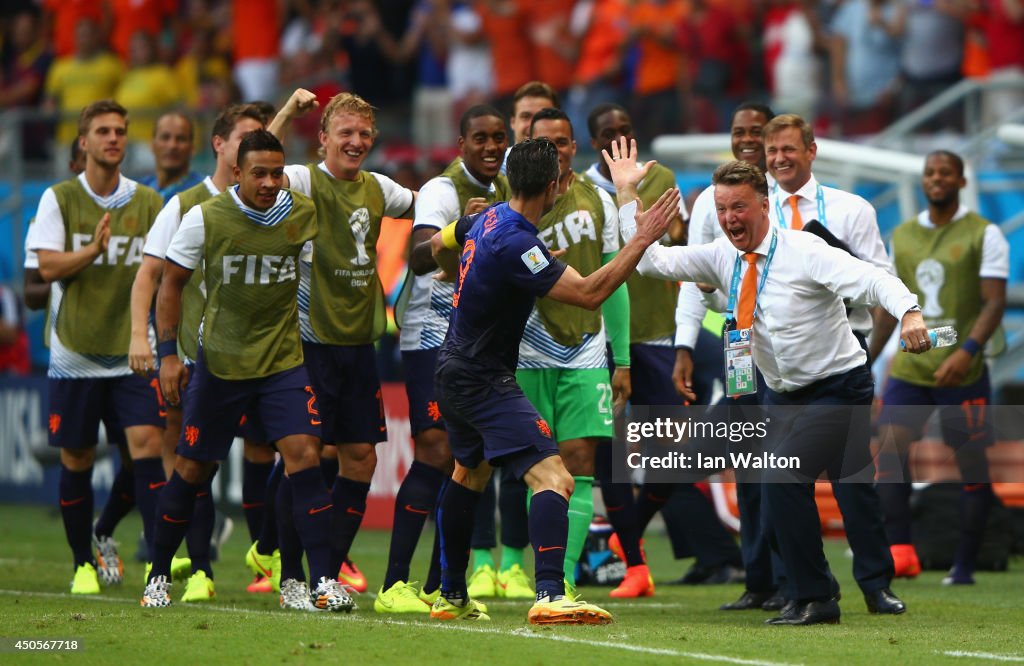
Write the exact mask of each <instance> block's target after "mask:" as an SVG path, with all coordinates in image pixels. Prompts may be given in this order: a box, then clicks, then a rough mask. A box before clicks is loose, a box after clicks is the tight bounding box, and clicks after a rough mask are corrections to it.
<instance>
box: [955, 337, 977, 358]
mask: <svg viewBox="0 0 1024 666" xmlns="http://www.w3.org/2000/svg"><path fill="white" fill-rule="evenodd" d="M960 349H963V350H964V351H965V352H967V353H968V354H970V355H971V356H976V355H977V354H978V352H980V351H981V343H980V342H978V341H977V340H975V339H974V338H967V339H966V340H964V343H963V344H962V345H960Z"/></svg>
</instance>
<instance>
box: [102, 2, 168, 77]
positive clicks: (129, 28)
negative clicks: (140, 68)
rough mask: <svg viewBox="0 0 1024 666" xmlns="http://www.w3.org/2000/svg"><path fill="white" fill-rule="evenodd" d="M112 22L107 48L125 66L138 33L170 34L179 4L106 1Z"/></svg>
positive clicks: (154, 35) (151, 34) (152, 35)
mask: <svg viewBox="0 0 1024 666" xmlns="http://www.w3.org/2000/svg"><path fill="white" fill-rule="evenodd" d="M107 4H108V5H109V8H110V9H109V15H110V18H111V21H112V29H111V34H110V48H111V49H112V50H113V51H114V53H116V54H117V55H118V56H120V58H121V60H124V61H125V62H127V61H128V60H129V59H130V58H131V40H132V36H133V35H134V34H135V33H137V32H144V33H146V34H147V35H150V36H151V37H154V38H155V37H156V36H157V35H158V34H160V33H161V32H162V31H163V30H165V29H171V30H172V31H173V21H171V18H172V17H174V15H175V14H176V13H177V11H178V0H107Z"/></svg>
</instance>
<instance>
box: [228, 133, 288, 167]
mask: <svg viewBox="0 0 1024 666" xmlns="http://www.w3.org/2000/svg"><path fill="white" fill-rule="evenodd" d="M264 150H266V151H270V152H272V153H281V154H282V155H284V146H282V145H281V141H280V140H279V139H278V138H277V137H276V136H274V135H273V134H271V133H270V132H268V131H267V130H265V129H258V130H253V131H251V132H246V133H245V134H243V135H242V141H241V142H240V143H239V144H238V162H237V164H238V166H241V165H242V161H243V160H244V159H245V156H246V154H247V153H254V152H260V151H264Z"/></svg>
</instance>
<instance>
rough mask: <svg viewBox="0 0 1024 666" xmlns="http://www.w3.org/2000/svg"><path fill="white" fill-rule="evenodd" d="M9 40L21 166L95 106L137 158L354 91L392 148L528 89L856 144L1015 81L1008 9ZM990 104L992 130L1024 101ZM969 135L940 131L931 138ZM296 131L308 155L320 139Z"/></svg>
mask: <svg viewBox="0 0 1024 666" xmlns="http://www.w3.org/2000/svg"><path fill="white" fill-rule="evenodd" d="M0 32H2V35H3V42H2V54H0V63H2V67H0V69H2V74H0V108H13V107H25V108H42V109H45V110H48V111H53V112H56V113H58V114H59V117H60V122H59V124H58V126H57V128H56V131H55V132H54V130H53V128H52V125H50V124H49V122H48V121H38V120H37V121H35V122H33V123H31V124H30V127H31V132H32V134H31V135H30V136H31V138H32V140H31V141H25V150H26V151H28V153H27V154H29V155H31V156H40V154H46V153H47V152H48V151H52V150H53V148H54V146H60V147H64V146H66V145H67V143H68V142H69V141H70V140H71V139H72V138H73V137H74V131H75V120H76V117H77V113H78V111H79V110H80V109H81V108H82V106H84V105H85V104H86V103H88V102H89V101H91V100H95V99H103V98H113V99H116V100H117V101H118V102H119V103H121V104H123V105H124V106H125V107H126V108H127V109H128V111H129V112H130V113H132V114H133V117H134V118H135V119H136V122H135V123H133V126H132V129H131V136H130V137H129V139H130V140H131V141H132V142H133V143H135V142H142V143H145V142H146V141H147V140H148V137H149V134H150V129H151V127H152V125H151V122H152V120H153V119H154V117H155V116H154V114H156V113H159V112H160V111H162V110H164V109H166V108H168V107H172V106H182V107H187V108H189V109H192V110H194V111H198V112H204V111H205V112H210V113H212V114H215V113H216V112H217V111H218V110H219V109H221V108H223V107H224V106H225V105H226V104H227V103H229V102H232V101H243V100H255V99H265V100H269V101H272V102H280V101H281V99H280V96H281V93H284V94H285V95H286V94H287V93H288V91H290V90H291V89H292V88H293V87H295V86H296V85H301V86H302V87H305V88H307V89H309V90H312V91H313V92H315V93H317V95H318V97H319V99H320V101H321V103H326V100H327V99H329V98H330V97H331V96H332V95H334V94H336V93H337V92H340V91H341V90H350V91H352V92H354V93H356V94H358V95H360V96H361V97H363V98H364V99H368V100H371V101H372V102H373V104H374V105H375V106H376V107H377V108H378V109H380V110H381V117H382V122H385V126H387V127H388V128H389V129H390V128H391V127H392V126H394V128H395V129H394V130H391V131H392V133H394V134H396V136H394V137H389V139H388V140H389V141H396V140H402V139H404V140H411V141H412V142H413V143H414V145H416V146H417V147H418V148H420V149H423V150H429V149H431V148H440V149H442V150H449V149H450V147H451V145H452V143H453V141H454V138H455V130H456V127H457V121H458V118H459V116H460V115H461V113H462V111H464V110H465V109H466V108H468V107H469V106H471V105H473V104H476V103H481V102H490V103H493V104H494V105H495V106H497V107H498V109H499V110H501V111H503V112H505V113H509V112H510V111H511V106H510V102H511V98H512V95H513V94H514V92H515V91H516V90H517V89H518V88H519V87H520V86H521V85H523V84H524V83H526V82H528V81H531V80H535V79H544V80H545V81H547V82H548V83H549V84H550V85H551V86H552V87H553V88H554V89H555V90H556V92H558V94H559V95H560V96H561V98H562V99H563V100H564V102H565V105H564V106H565V109H566V111H567V113H568V114H569V117H570V119H571V120H572V122H573V125H574V126H581V125H582V122H583V121H584V119H585V117H586V113H587V111H588V110H589V109H590V108H593V107H594V106H596V105H597V104H599V103H601V102H610V101H614V102H617V103H622V104H623V105H624V106H626V107H627V109H628V110H629V112H630V114H631V116H632V117H633V119H634V121H635V122H636V123H637V124H638V125H640V126H642V127H644V128H646V129H647V136H648V137H654V136H657V135H659V134H664V133H675V132H689V131H707V132H716V131H724V130H725V129H726V128H727V126H728V122H729V113H730V111H731V109H732V108H733V107H734V106H735V105H736V104H737V103H739V102H740V101H741V100H744V99H763V100H766V101H768V102H769V103H770V104H771V105H772V107H773V108H777V109H783V110H786V111H792V112H795V113H798V114H800V115H802V116H803V117H805V118H807V119H808V120H811V121H812V123H813V124H814V127H815V130H816V131H817V132H818V133H819V135H829V136H852V135H858V134H864V133H870V132H876V131H878V130H879V129H881V128H882V127H884V126H885V125H887V124H888V123H890V122H891V121H892V120H893V119H894V118H896V117H898V116H899V115H902V114H905V113H906V112H908V111H909V110H911V109H913V108H915V107H916V106H918V105H920V104H921V103H923V102H924V101H927V100H928V99H930V98H932V97H934V96H935V95H936V94H937V93H939V92H941V91H942V90H943V89H945V88H947V87H949V86H951V85H953V84H954V83H956V82H957V81H959V80H961V79H962V78H977V79H983V78H986V77H989V78H994V79H997V78H999V77H1004V76H1012V75H1015V74H1017V75H1019V74H1020V73H1022V71H1024V46H1022V44H1024V39H1022V37H1024V6H1022V3H1020V2H1019V0H934V1H931V0H928V1H926V0H826V1H824V2H809V1H807V0H802V1H792V0H771V1H770V2H753V1H751V0H476V1H470V0H376V1H372V0H246V1H245V2H243V1H242V0H141V1H137V2H129V1H128V0H102V1H97V2H79V1H75V0H16V1H13V2H6V3H4V6H3V8H2V9H0ZM989 97H990V99H989V100H988V101H987V104H986V113H987V114H989V115H990V116H992V117H995V116H997V115H1000V114H1005V113H1007V112H1008V111H1011V110H1013V109H1015V108H1017V107H1019V106H1020V104H1021V102H1022V101H1024V100H1022V97H1021V93H1019V92H1018V91H1016V90H1004V91H992V92H991V93H990V94H989ZM410 106H411V108H412V110H413V112H412V113H411V114H409V113H407V112H406V111H407V109H409V108H410ZM961 123H962V119H961V118H959V117H958V114H955V113H953V114H947V115H945V116H942V117H940V118H938V119H937V120H936V121H935V122H934V123H933V124H932V126H931V129H943V128H949V129H956V128H957V127H960V124H961ZM304 129H305V130H306V135H307V140H308V141H309V142H310V143H311V144H312V146H313V148H314V149H315V145H316V140H315V133H316V128H315V125H311V124H308V123H307V124H305V126H304ZM51 137H53V138H55V139H56V143H55V144H52V143H51V142H50V141H49V140H48V139H50V138H51ZM140 157H141V158H142V159H145V157H146V156H145V153H142V155H141V156H140Z"/></svg>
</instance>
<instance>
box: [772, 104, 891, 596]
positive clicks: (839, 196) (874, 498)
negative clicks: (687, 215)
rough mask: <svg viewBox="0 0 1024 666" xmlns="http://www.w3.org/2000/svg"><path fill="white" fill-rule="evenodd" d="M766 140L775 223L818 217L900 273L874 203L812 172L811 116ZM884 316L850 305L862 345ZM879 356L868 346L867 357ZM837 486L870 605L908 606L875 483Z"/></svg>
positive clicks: (865, 255) (784, 118)
mask: <svg viewBox="0 0 1024 666" xmlns="http://www.w3.org/2000/svg"><path fill="white" fill-rule="evenodd" d="M764 145H765V157H766V165H767V167H768V174H769V176H770V177H773V178H774V179H775V185H774V186H772V187H770V188H769V202H768V215H769V218H770V219H771V221H772V222H773V223H774V224H776V225H778V226H779V227H781V228H785V229H793V230H799V229H802V228H803V227H804V225H805V224H807V223H809V222H811V221H812V220H817V221H818V222H819V223H820V224H822V225H823V226H824V227H825V228H826V229H828V231H830V232H831V233H832V234H833V235H834V236H835V237H836V238H838V239H839V240H840V241H842V242H844V243H845V244H846V245H847V247H848V248H849V249H850V251H852V252H853V253H854V254H855V255H856V256H857V257H858V258H860V259H863V260H864V261H867V262H869V263H871V264H873V265H874V266H877V267H878V268H880V269H882V270H884V271H886V272H888V273H890V274H892V275H895V271H894V270H893V266H892V262H891V260H890V259H889V256H888V254H887V253H886V251H885V246H884V245H883V243H882V237H881V234H880V233H879V230H878V220H877V216H876V214H875V209H874V208H872V206H871V204H869V203H868V202H867V201H865V200H864V199H863V198H861V197H859V196H857V195H856V194H851V193H849V192H845V191H843V190H838V189H836V188H834V187H826V186H824V185H821V184H820V183H819V182H818V181H817V180H816V179H815V178H814V174H813V173H812V172H811V165H812V164H813V163H814V159H815V157H816V156H817V151H818V147H817V144H816V143H815V142H814V132H813V131H812V129H811V126H810V124H809V123H808V122H807V121H806V120H804V119H803V118H801V117H800V116H798V115H795V114H783V115H780V116H776V117H775V118H773V119H772V120H771V122H769V123H768V124H767V125H765V127H764ZM883 315H884V312H882V310H881V309H880V308H877V307H876V308H874V309H870V308H868V307H865V306H864V305H863V304H859V306H855V307H852V308H851V309H849V310H848V312H847V316H848V318H849V320H850V327H851V328H852V329H853V334H854V336H856V338H857V341H858V342H859V343H860V344H861V346H862V347H864V349H865V350H868V347H867V342H866V341H867V339H868V337H869V336H870V334H871V329H872V325H873V324H874V323H875V322H877V321H879V318H880V317H882V316H883ZM869 351H870V352H876V351H877V350H875V349H872V350H869ZM874 357H875V354H874V353H869V359H874ZM869 486H870V487H869ZM832 492H833V494H834V495H835V497H836V502H837V503H838V505H839V509H840V511H841V512H842V514H843V526H844V528H845V530H846V536H847V539H848V540H849V542H850V547H851V549H852V550H853V574H854V578H855V579H856V580H857V584H858V585H859V586H860V589H861V591H862V592H863V593H864V598H865V600H866V601H867V605H868V609H869V610H870V611H871V612H873V613H875V612H878V613H886V614H894V615H896V614H900V613H902V612H904V611H905V610H906V606H905V605H904V604H903V603H902V602H901V601H900V600H899V599H898V598H897V597H896V596H895V595H892V594H891V593H890V592H888V591H887V590H888V588H889V584H890V583H891V581H892V578H893V576H894V574H895V569H894V567H893V562H892V555H891V553H890V552H889V548H888V540H887V539H886V537H885V534H884V532H883V531H881V530H879V526H878V520H877V516H878V514H879V512H880V511H881V506H880V503H879V499H878V495H877V492H876V491H875V489H874V487H873V483H871V484H867V483H865V484H860V483H840V484H835V483H834V484H832Z"/></svg>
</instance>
